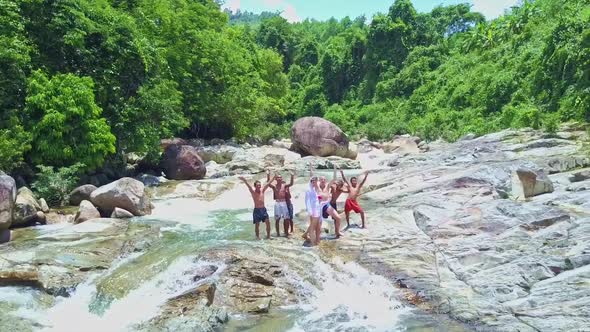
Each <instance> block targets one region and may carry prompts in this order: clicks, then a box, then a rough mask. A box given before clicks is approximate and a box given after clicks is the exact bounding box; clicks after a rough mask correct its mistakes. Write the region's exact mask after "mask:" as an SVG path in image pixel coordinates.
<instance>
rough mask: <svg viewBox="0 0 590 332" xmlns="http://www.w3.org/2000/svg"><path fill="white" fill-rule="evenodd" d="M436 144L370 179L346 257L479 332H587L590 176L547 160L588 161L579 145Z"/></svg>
mask: <svg viewBox="0 0 590 332" xmlns="http://www.w3.org/2000/svg"><path fill="white" fill-rule="evenodd" d="M583 135H584V134H583V132H575V133H574V134H573V135H572V137H580V136H583ZM430 146H431V150H430V152H426V153H421V154H420V155H418V156H417V157H416V156H412V155H407V156H402V157H400V158H399V159H398V163H397V165H396V166H395V167H394V168H393V169H392V170H391V171H378V170H376V172H375V174H372V175H371V176H370V177H369V182H368V184H369V190H371V189H373V190H372V191H371V192H368V193H367V194H365V195H364V197H363V198H362V199H361V204H364V205H365V206H369V207H370V208H369V209H368V210H369V211H370V212H369V213H367V218H368V227H369V230H367V231H365V232H352V233H348V234H347V236H345V237H344V238H343V239H342V241H341V247H340V250H344V251H347V252H349V253H356V259H357V260H358V261H359V262H361V263H362V264H364V265H365V266H369V267H371V269H373V270H374V271H376V272H377V273H380V274H382V275H385V276H388V277H390V278H392V279H394V280H398V282H399V283H400V284H403V285H404V287H407V288H408V289H410V290H412V291H414V292H415V294H416V295H417V296H419V297H420V298H422V299H423V300H424V301H426V302H428V303H429V305H431V306H432V310H433V311H435V312H439V313H446V314H448V315H450V316H451V317H453V318H455V319H457V320H460V321H463V322H470V323H475V324H476V326H480V327H479V328H477V329H479V330H485V331H487V330H493V331H572V330H580V331H582V330H584V329H586V328H587V327H588V326H590V315H589V313H588V310H587V309H588V303H590V302H589V301H590V288H589V287H588V284H587V283H588V280H589V279H588V271H590V270H588V263H590V261H589V259H588V252H589V250H590V239H589V235H588V233H587V232H588V227H586V226H587V225H588V217H587V216H590V215H589V214H588V213H589V212H590V210H589V209H588V208H589V207H590V204H588V203H587V202H588V198H590V192H589V191H587V190H586V189H585V186H582V185H581V184H582V183H583V182H580V181H583V180H584V179H585V177H584V175H583V174H585V173H586V172H587V171H586V170H582V171H576V170H575V168H577V167H579V165H580V164H579V163H575V162H574V163H571V164H567V163H564V164H562V165H561V166H563V167H564V168H560V169H559V170H560V172H566V173H555V170H556V169H555V165H556V164H551V163H548V162H547V161H548V160H583V159H584V157H585V156H584V155H583V153H582V152H579V143H578V141H571V140H565V139H563V140H561V139H560V140H547V139H545V138H544V137H543V134H542V133H539V132H535V131H530V130H522V131H503V132H500V133H495V134H490V135H487V136H483V137H479V138H470V139H468V140H461V141H459V142H457V143H453V144H447V143H443V142H435V143H431V145H430ZM379 158H386V157H385V156H383V157H379ZM568 165H569V166H568ZM561 166H560V167H561ZM533 170H534V171H533ZM569 171H571V172H570V173H568V172H569ZM519 173H520V174H519ZM548 173H554V175H550V176H547V175H546V174H548ZM573 174H578V175H573ZM514 175H515V176H516V177H517V180H518V181H517V183H516V184H515V183H513V180H514V178H513V176H514ZM570 179H572V180H573V181H576V183H575V184H572V182H570ZM373 185H374V187H373ZM572 185H578V187H577V188H578V189H577V190H570V191H567V189H568V188H570V189H571V186H572ZM515 186H516V187H519V188H518V189H520V190H513V189H514V188H515ZM523 193H524V195H523ZM522 196H525V197H524V198H526V201H520V200H518V199H519V198H522ZM583 280H585V281H583Z"/></svg>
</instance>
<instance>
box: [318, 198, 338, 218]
mask: <svg viewBox="0 0 590 332" xmlns="http://www.w3.org/2000/svg"><path fill="white" fill-rule="evenodd" d="M328 206H331V207H332V208H334V210H335V211H336V213H338V205H337V204H336V203H332V202H330V205H327V204H326V205H325V206H324V208H323V209H322V217H324V219H328V217H330V214H329V213H328Z"/></svg>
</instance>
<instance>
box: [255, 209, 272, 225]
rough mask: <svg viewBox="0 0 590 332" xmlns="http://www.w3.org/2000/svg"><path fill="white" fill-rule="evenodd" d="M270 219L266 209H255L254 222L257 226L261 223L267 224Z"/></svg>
mask: <svg viewBox="0 0 590 332" xmlns="http://www.w3.org/2000/svg"><path fill="white" fill-rule="evenodd" d="M267 219H268V212H266V208H254V211H253V212H252V222H253V223H254V224H257V223H259V222H265V221H266V220H267Z"/></svg>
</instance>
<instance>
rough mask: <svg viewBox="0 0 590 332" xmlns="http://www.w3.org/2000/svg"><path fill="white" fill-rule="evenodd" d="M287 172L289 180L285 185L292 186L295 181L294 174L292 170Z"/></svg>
mask: <svg viewBox="0 0 590 332" xmlns="http://www.w3.org/2000/svg"><path fill="white" fill-rule="evenodd" d="M289 174H291V181H289V184H288V185H287V187H292V186H293V184H294V183H295V174H294V173H293V172H289Z"/></svg>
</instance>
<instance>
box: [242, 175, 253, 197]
mask: <svg viewBox="0 0 590 332" xmlns="http://www.w3.org/2000/svg"><path fill="white" fill-rule="evenodd" d="M238 179H240V180H241V181H242V182H244V184H245V185H246V186H247V187H248V190H250V193H253V192H254V189H253V188H252V186H251V185H250V184H249V183H248V181H246V178H244V177H243V176H240V177H239V178H238Z"/></svg>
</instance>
